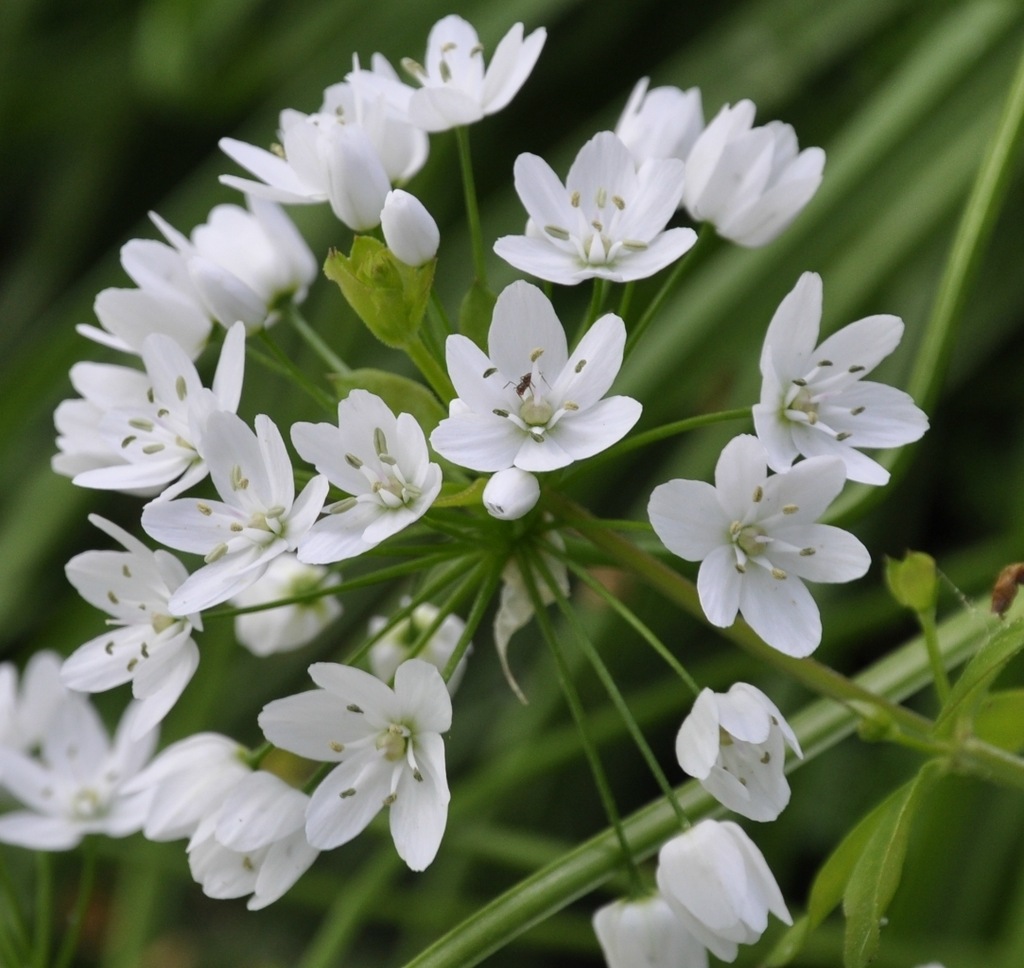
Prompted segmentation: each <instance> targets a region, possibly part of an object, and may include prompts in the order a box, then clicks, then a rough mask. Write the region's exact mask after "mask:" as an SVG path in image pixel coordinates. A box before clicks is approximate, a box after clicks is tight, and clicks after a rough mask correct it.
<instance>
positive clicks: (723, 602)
mask: <svg viewBox="0 0 1024 968" xmlns="http://www.w3.org/2000/svg"><path fill="white" fill-rule="evenodd" d="M760 570H761V569H759V568H754V567H753V566H749V565H748V567H747V574H744V575H741V574H740V573H739V572H738V571H737V570H736V554H735V551H734V550H733V547H732V546H731V545H719V546H718V547H717V548H714V549H713V550H712V551H711V552H710V553H709V554H708V555H707V557H706V558H705V559H704V561H703V562H701V566H700V570H699V571H698V572H697V595H698V597H699V598H700V606H701V608H702V609H704V614H705V615H706V616H707V619H708V621H709V622H710V623H711V624H712V625H717V626H718V627H719V628H727V627H728V626H730V625H732V623H733V621H734V620H735V619H736V612H737V611H738V610H739V609H741V608H742V601H743V595H744V585H745V583H746V582H747V580H748V577H749V573H750V572H751V571H760Z"/></svg>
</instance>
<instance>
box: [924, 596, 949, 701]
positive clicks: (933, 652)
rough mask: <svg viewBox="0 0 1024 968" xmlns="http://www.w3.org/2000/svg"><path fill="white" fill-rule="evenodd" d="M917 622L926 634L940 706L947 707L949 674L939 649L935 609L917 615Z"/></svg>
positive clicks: (925, 638)
mask: <svg viewBox="0 0 1024 968" xmlns="http://www.w3.org/2000/svg"><path fill="white" fill-rule="evenodd" d="M917 621H918V623H919V624H920V626H921V632H922V633H923V634H924V644H925V648H926V649H927V650H928V661H929V662H930V663H931V667H932V678H934V680H935V691H936V693H938V696H939V705H940V706H945V705H946V700H947V699H949V693H950V689H951V687H950V684H949V674H948V673H947V672H946V667H945V665H943V662H942V650H941V648H940V647H939V630H938V627H937V626H936V624H935V609H934V608H931V609H928V610H927V611H923V612H918V613H917Z"/></svg>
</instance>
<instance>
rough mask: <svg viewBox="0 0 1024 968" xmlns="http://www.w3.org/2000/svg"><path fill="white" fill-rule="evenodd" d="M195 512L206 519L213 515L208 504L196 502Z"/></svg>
mask: <svg viewBox="0 0 1024 968" xmlns="http://www.w3.org/2000/svg"><path fill="white" fill-rule="evenodd" d="M196 510H197V511H198V512H199V513H200V514H201V515H203V516H204V517H207V518H208V517H209V516H210V515H211V514H213V508H211V507H210V505H209V504H203V503H202V501H197V502H196Z"/></svg>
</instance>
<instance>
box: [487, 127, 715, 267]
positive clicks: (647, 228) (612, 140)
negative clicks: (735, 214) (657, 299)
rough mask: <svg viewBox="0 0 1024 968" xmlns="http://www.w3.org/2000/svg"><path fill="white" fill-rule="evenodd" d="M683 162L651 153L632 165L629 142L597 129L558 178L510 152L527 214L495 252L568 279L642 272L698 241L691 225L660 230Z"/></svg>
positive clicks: (675, 196) (540, 163) (679, 185)
mask: <svg viewBox="0 0 1024 968" xmlns="http://www.w3.org/2000/svg"><path fill="white" fill-rule="evenodd" d="M683 167H684V166H683V163H682V162H681V161H679V159H677V158H652V159H649V160H647V161H645V162H644V163H643V164H641V165H640V166H639V168H638V167H637V166H636V163H635V162H634V161H633V156H632V155H631V154H630V151H629V149H628V148H627V147H626V146H625V145H624V144H623V143H622V142H621V141H620V140H619V139H618V138H617V137H616V136H615V135H614V134H612V133H611V132H610V131H602V132H601V133H599V134H597V135H595V136H594V137H593V138H591V139H590V141H588V142H587V143H586V144H585V145H584V146H583V147H582V148H581V149H580V152H579V154H578V155H577V156H576V160H575V161H574V162H573V164H572V167H571V168H570V169H569V174H568V176H567V177H566V179H565V185H564V186H563V185H562V183H561V182H560V181H559V179H558V176H557V175H556V174H555V173H554V171H552V169H551V167H550V166H549V165H548V164H547V162H546V161H544V160H543V159H542V158H539V157H538V156H537V155H531V154H523V155H520V156H519V157H518V158H517V159H516V163H515V168H514V171H515V182H516V191H517V192H518V193H519V198H520V200H521V201H522V203H523V207H524V208H525V209H526V211H527V214H528V215H529V216H530V220H529V222H528V224H527V230H526V235H506V236H504V237H503V238H500V239H498V241H497V242H495V243H494V251H495V252H496V253H497V254H498V255H499V256H501V258H502V259H504V260H505V261H506V262H508V263H509V264H510V265H513V266H515V267H516V268H517V269H521V270H522V271H523V272H529V273H530V274H531V275H534V276H537V277H538V278H540V279H546V280H548V281H549V282H557V283H560V284H562V285H567V286H573V285H576V283H579V282H582V281H583V280H584V279H592V278H595V277H599V278H602V279H610V280H611V281H612V282H629V281H631V280H634V279H646V278H647V277H648V276H652V275H654V273H656V272H658V271H659V270H660V269H664V268H665V266H667V265H669V263H672V262H675V261H676V259H678V258H679V257H680V256H681V255H682V254H683V253H684V252H686V251H687V250H688V249H690V247H691V246H692V245H693V244H694V242H696V241H697V235H696V233H695V232H694V231H693V229H686V228H674V229H666V228H665V226H666V225H667V224H668V221H669V219H670V218H671V217H672V216H673V214H675V211H676V207H677V206H678V204H679V200H680V198H681V197H682V193H683Z"/></svg>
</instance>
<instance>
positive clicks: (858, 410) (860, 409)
mask: <svg viewBox="0 0 1024 968" xmlns="http://www.w3.org/2000/svg"><path fill="white" fill-rule="evenodd" d="M863 412H864V407H854V408H853V409H852V410H851V411H850V416H851V417H856V416H858V415H859V414H862V413H863Z"/></svg>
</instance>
